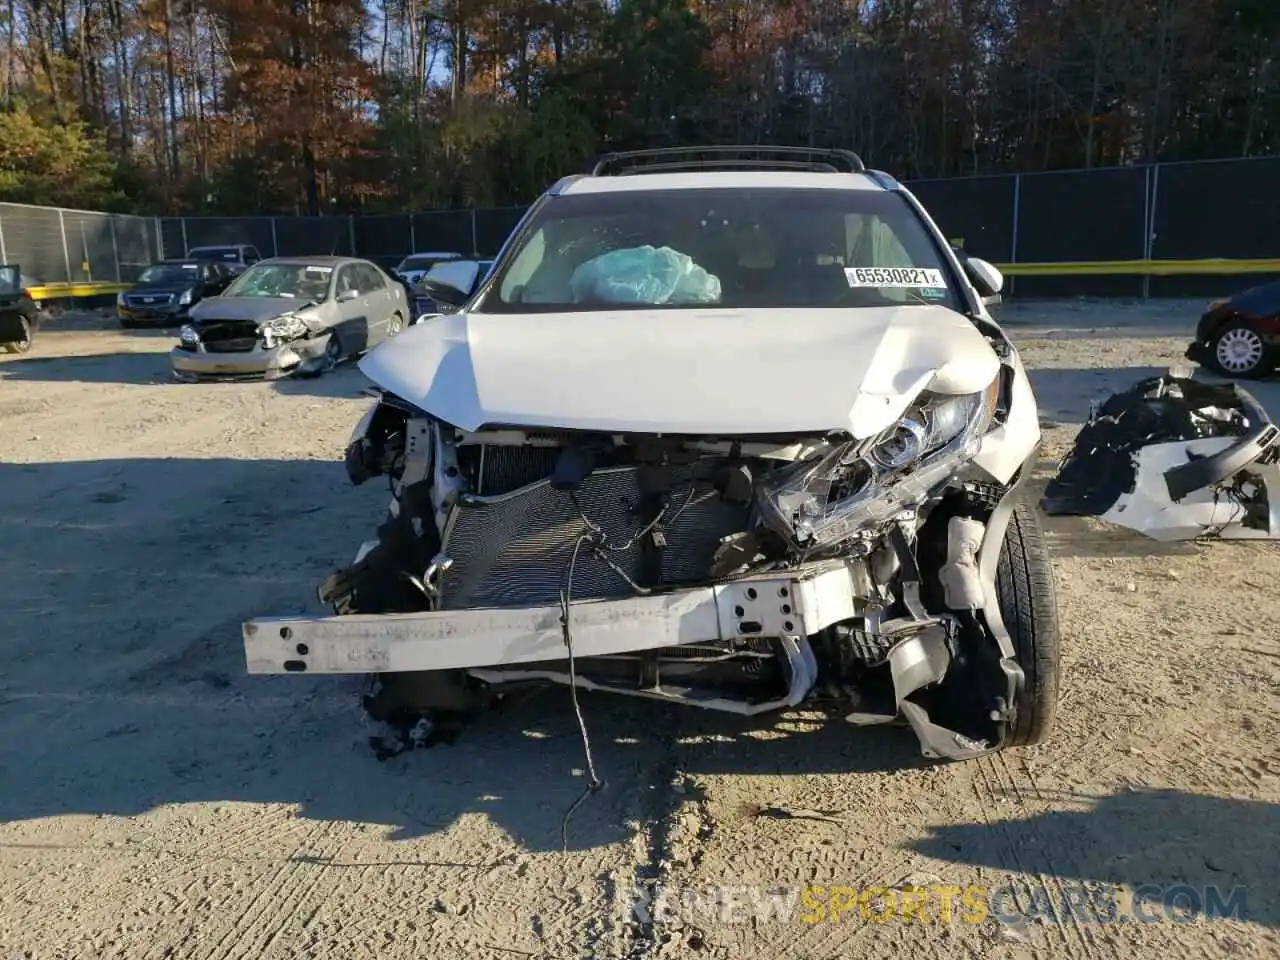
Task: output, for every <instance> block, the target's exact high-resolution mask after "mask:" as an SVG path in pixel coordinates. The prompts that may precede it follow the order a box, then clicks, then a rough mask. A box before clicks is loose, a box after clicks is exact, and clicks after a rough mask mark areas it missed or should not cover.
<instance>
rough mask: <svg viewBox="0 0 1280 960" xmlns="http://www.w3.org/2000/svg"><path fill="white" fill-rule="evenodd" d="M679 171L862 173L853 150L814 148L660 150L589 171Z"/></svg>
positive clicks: (604, 160) (616, 158)
mask: <svg viewBox="0 0 1280 960" xmlns="http://www.w3.org/2000/svg"><path fill="white" fill-rule="evenodd" d="M681 170H808V171H811V172H822V173H865V172H866V170H867V168H866V165H865V164H864V163H863V162H862V158H861V157H859V156H858V155H857V154H856V153H854V152H853V151H852V150H824V149H820V148H817V147H760V146H719V147H661V148H657V149H653V150H627V151H624V152H621V153H606V154H605V155H604V156H603V157H601V158H600V159H599V160H598V161H597V162H596V165H595V166H594V167H593V168H592V170H591V175H592V176H593V177H609V176H613V177H620V176H628V175H631V174H637V173H672V172H675V171H681Z"/></svg>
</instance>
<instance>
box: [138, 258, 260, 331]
mask: <svg viewBox="0 0 1280 960" xmlns="http://www.w3.org/2000/svg"><path fill="white" fill-rule="evenodd" d="M234 276H235V275H234V274H233V273H232V272H231V271H230V270H228V269H227V265H226V264H223V263H221V262H219V261H215V260H161V261H160V262H159V263H153V264H152V265H151V266H149V267H147V269H145V270H143V271H142V273H141V274H140V275H139V276H138V282H137V283H135V284H134V285H133V287H132V288H131V289H130V290H128V291H126V292H125V293H122V294H120V295H119V296H118V297H116V316H118V317H119V318H120V326H122V327H125V328H126V329H127V328H129V327H141V326H158V327H169V326H176V325H177V324H180V323H186V321H187V318H188V317H189V316H190V314H191V308H192V307H194V306H195V305H196V304H197V303H199V302H200V301H201V300H203V299H204V298H206V297H216V296H217V295H218V294H220V293H221V292H222V291H223V290H225V289H226V287H227V284H229V283H230V282H231V281H232V279H233V278H234Z"/></svg>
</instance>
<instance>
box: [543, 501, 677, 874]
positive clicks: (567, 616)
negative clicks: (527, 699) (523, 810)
mask: <svg viewBox="0 0 1280 960" xmlns="http://www.w3.org/2000/svg"><path fill="white" fill-rule="evenodd" d="M696 491H697V484H696V483H692V482H691V483H690V485H689V495H688V496H687V497H686V498H685V501H684V503H683V504H681V506H680V509H679V510H677V511H676V513H675V515H674V516H673V517H672V518H671V519H672V520H673V521H674V520H675V519H676V518H678V517H679V516H680V514H682V513H684V511H685V510H686V509H687V508H688V506H689V505H690V504H691V503H692V502H693V497H694V494H695V493H696ZM569 499H570V500H571V501H572V502H573V506H574V508H575V509H576V510H577V511H578V517H579V518H580V519H581V520H582V525H583V526H584V527H586V528H587V532H586V533H583V534H581V535H580V536H579V537H578V539H577V542H575V543H574V545H573V555H572V556H571V557H570V558H569V569H568V571H567V573H566V576H565V585H564V588H563V589H562V590H561V591H560V630H561V634H562V635H563V637H564V645H565V646H566V647H567V648H568V650H569V699H570V701H571V702H572V703H573V713H574V716H575V717H576V718H577V720H578V730H579V732H580V733H581V734H582V752H583V754H584V756H585V757H586V761H587V777H588V782H587V787H586V789H585V790H583V791H582V793H580V794H579V795H578V798H577V799H576V800H574V801H573V803H571V804H570V805H569V809H568V810H566V811H565V812H564V817H563V818H562V819H561V821H560V841H561V844H562V846H563V849H564V852H565V853H568V852H569V818H570V817H572V816H573V814H574V811H576V810H577V809H578V807H580V806H581V805H582V802H583V801H584V800H586V799H587V797H589V796H590V795H591V794H593V793H599V792H600V791H601V790H603V789H604V788H605V782H604V781H603V780H601V779H600V777H599V776H597V775H596V764H595V760H594V758H593V757H592V756H591V736H590V734H588V732H587V721H586V719H585V718H584V717H583V715H582V707H581V705H580V704H579V703H578V675H577V666H576V659H575V657H574V653H573V624H572V614H571V608H572V606H573V573H574V570H575V569H576V567H577V565H578V556H579V554H580V553H581V552H582V548H583V547H584V546H587V545H590V547H591V550H592V552H594V553H595V555H596V556H597V557H599V558H600V559H601V560H603V561H604V562H605V563H606V564H608V565H609V566H610V567H612V568H613V569H614V571H615V572H617V573H618V574H619V575H620V576H621V577H622V578H623V579H624V580H625V581H626V582H627V583H628V584H629V585H630V586H631V587H632V589H634V590H635V591H636V592H637V593H649V592H650V591H648V590H646V589H645V588H643V587H641V586H640V585H639V584H637V583H635V582H634V581H633V580H632V579H631V578H630V577H628V576H627V575H626V574H625V573H624V572H623V571H622V570H621V569H619V568H618V566H617V565H616V564H614V563H613V562H612V561H610V560H609V558H608V557H606V556H605V555H604V551H606V550H609V551H613V552H615V553H622V552H625V551H627V550H630V549H631V548H632V547H634V546H635V545H636V543H637V542H639V540H640V538H641V537H644V536H646V535H647V534H648V533H649V532H650V531H651V530H653V529H654V528H655V527H657V525H658V524H659V523H661V522H662V518H663V517H664V516H665V515H666V513H667V509H668V507H669V506H670V504H666V505H664V506H663V508H662V509H661V510H659V511H658V515H657V516H656V517H654V518H653V519H652V520H650V521H649V522H648V523H647V524H645V525H644V527H643V528H641V529H640V530H639V531H637V532H636V533H635V535H634V536H632V537H631V539H629V540H628V541H627V542H626V543H624V544H622V545H620V546H612V545H610V543H609V538H608V536H607V535H606V534H605V532H604V531H603V530H602V529H601V528H600V526H599V525H598V524H596V523H593V522H592V521H591V518H590V517H588V516H587V514H586V511H585V510H583V509H582V504H581V503H579V502H578V497H577V495H576V493H574V492H573V491H570V492H569Z"/></svg>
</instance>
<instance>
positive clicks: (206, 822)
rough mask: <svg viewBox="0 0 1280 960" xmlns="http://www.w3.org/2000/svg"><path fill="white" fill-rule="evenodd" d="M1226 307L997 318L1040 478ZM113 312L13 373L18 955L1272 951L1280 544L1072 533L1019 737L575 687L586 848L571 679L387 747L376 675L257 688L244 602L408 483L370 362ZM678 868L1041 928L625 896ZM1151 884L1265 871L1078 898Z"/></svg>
mask: <svg viewBox="0 0 1280 960" xmlns="http://www.w3.org/2000/svg"><path fill="white" fill-rule="evenodd" d="M1199 306H1200V305H1199V304H1181V303H1170V302H1163V303H1151V304H1116V303H1106V302H1094V303H1086V302H1071V303H1053V304H1024V305H1010V306H1008V307H1006V311H1005V315H1004V320H1005V322H1006V323H1007V324H1008V326H1009V328H1010V329H1011V330H1012V331H1013V333H1014V335H1015V337H1016V339H1017V340H1018V341H1019V343H1020V346H1021V349H1022V351H1023V356H1024V358H1025V359H1026V361H1027V363H1028V365H1029V366H1030V367H1031V368H1032V370H1033V376H1034V379H1035V384H1036V387H1037V389H1038V392H1039V396H1040V400H1041V405H1042V416H1043V418H1044V419H1045V421H1046V423H1048V424H1050V426H1049V427H1048V429H1047V431H1046V445H1045V452H1044V457H1045V459H1044V461H1043V462H1042V465H1041V466H1042V473H1043V472H1045V471H1047V470H1049V469H1051V468H1052V462H1053V461H1054V460H1056V458H1057V457H1058V456H1059V455H1060V454H1061V453H1062V452H1064V450H1065V449H1066V447H1067V446H1068V445H1069V443H1070V441H1071V439H1072V438H1073V436H1074V433H1075V430H1076V429H1077V428H1078V425H1079V423H1080V422H1081V420H1082V419H1083V417H1084V416H1085V414H1086V412H1087V410H1088V404H1089V401H1090V400H1091V399H1095V398H1101V397H1104V396H1106V395H1107V394H1108V393H1109V392H1111V391H1112V390H1114V389H1116V388H1119V387H1123V386H1125V385H1128V384H1129V383H1131V382H1132V381H1134V380H1135V379H1137V378H1138V377H1139V376H1142V375H1144V374H1146V373H1148V372H1154V371H1156V370H1159V369H1162V368H1164V367H1167V366H1168V365H1169V364H1170V363H1172V362H1175V361H1178V360H1179V359H1180V356H1181V351H1182V348H1183V346H1184V345H1185V338H1186V336H1187V333H1188V331H1189V330H1190V329H1191V326H1192V324H1193V322H1194V318H1195V317H1196V315H1197V311H1198V308H1199ZM94 326H95V324H94V323H92V322H88V321H84V322H80V323H78V324H73V323H61V324H56V325H51V326H50V327H49V328H48V329H47V330H45V331H44V332H43V333H42V335H41V336H40V337H39V339H38V341H37V344H36V347H35V350H34V352H33V354H32V355H31V356H29V357H26V358H9V359H6V360H3V361H0V424H3V426H4V429H3V430H2V431H0V491H3V495H2V496H0V528H2V529H3V536H4V549H3V551H0V611H3V613H2V614H0V622H2V623H3V624H4V628H3V629H2V630H0V639H2V640H3V645H2V647H0V958H5V960H7V958H9V957H11V956H14V957H30V958H38V960H46V958H70V957H92V958H100V957H101V958H107V957H120V958H129V960H149V958H157V960H158V958H178V957H200V958H219V960H222V958H240V957H243V958H259V957H279V958H283V957H291V958H292V957H325V958H335V960H336V958H343V960H346V958H355V957H365V956H375V955H376V956H380V957H406V958H407V957H418V956H440V957H464V956H465V957H478V958H495V960H501V958H512V957H540V958H561V957H577V956H598V957H628V958H640V957H667V956H690V957H725V958H728V957H742V956H759V957H762V958H763V957H770V958H772V957H778V958H784V957H785V958H815V960H818V958H828V957H832V958H834V957H854V956H887V955H890V954H891V953H896V952H898V951H902V952H903V953H904V954H911V955H914V956H917V957H939V958H943V957H945V958H952V957H957V958H958V957H974V956H982V957H994V958H1005V957H1007V958H1021V957H1030V956H1034V955H1044V954H1048V953H1052V954H1054V955H1060V956H1064V957H1084V956H1095V955H1096V956H1119V957H1149V956H1157V955H1159V956H1164V957H1171V958H1172V957H1177V958H1184V957H1185V958H1192V957H1197V958H1198V957H1203V956H1232V957H1259V958H1262V957H1275V956H1278V955H1280V893H1278V892H1277V890H1278V889H1280V886H1278V881H1280V866H1278V865H1280V754H1278V753H1277V744H1278V743H1280V738H1278V737H1277V732H1278V731H1277V727H1278V723H1277V710H1276V707H1277V699H1276V694H1277V681H1278V680H1280V644H1278V642H1277V632H1276V629H1275V626H1274V625H1275V623H1276V622H1277V619H1280V594H1277V592H1276V589H1275V584H1276V583H1277V582H1278V581H1280V551H1278V550H1277V547H1276V545H1274V544H1234V545H1233V544H1199V545H1185V544H1184V545H1176V546H1170V547H1161V546H1159V545H1156V544H1154V543H1152V542H1150V541H1144V540H1141V539H1140V538H1137V537H1134V536H1129V535H1126V534H1123V533H1118V532H1116V531H1113V530H1104V529H1103V528H1102V527H1101V526H1100V525H1099V524H1096V523H1094V522H1092V521H1083V520H1070V521H1054V522H1052V523H1051V524H1050V525H1049V529H1050V537H1051V542H1052V546H1053V551H1054V560H1055V567H1056V572H1057V577H1058V582H1059V602H1060V605H1061V612H1062V617H1063V621H1064V629H1065V645H1066V646H1065V649H1066V663H1065V671H1066V672H1065V677H1064V689H1063V698H1064V702H1063V707H1062V711H1061V714H1060V721H1059V726H1058V729H1057V734H1056V736H1055V737H1054V739H1053V740H1052V741H1051V742H1050V743H1048V744H1046V745H1044V746H1042V747H1038V748H1035V749H1030V750H1023V751H1013V752H1009V753H1008V754H1006V755H1001V756H998V757H996V758H992V759H983V760H979V761H976V762H972V763H965V764H951V765H944V766H926V765H923V764H922V763H921V762H920V761H919V759H918V756H917V753H918V751H917V747H916V743H915V740H914V738H913V737H912V736H911V734H910V733H909V732H908V731H906V730H898V729H895V730H878V731H877V730H870V731H867V730H857V729H853V728H850V727H847V726H846V725H844V724H842V723H827V724H821V723H818V722H817V720H816V718H815V717H813V716H811V715H808V714H805V713H797V714H794V715H790V716H787V717H785V718H783V719H782V720H781V721H780V722H778V723H763V722H760V721H744V720H739V719H735V718H731V717H718V716H708V715H704V714H702V713H701V712H698V711H679V710H675V709H669V708H664V707H662V706H660V705H651V704H645V703H638V702H634V701H630V700H627V699H623V698H606V697H600V696H589V695H587V696H584V697H583V698H582V702H583V708H584V711H585V713H586V717H587V722H588V725H589V727H590V730H591V733H592V740H593V745H594V752H595V757H596V762H597V764H598V766H599V768H600V771H601V774H602V776H603V777H604V778H605V779H607V781H608V788H607V789H606V790H605V791H604V792H603V793H601V794H598V795H596V796H594V797H592V798H590V799H589V800H588V801H587V802H585V803H584V804H583V806H582V807H580V808H579V810H578V812H577V813H576V814H575V815H574V818H573V820H572V822H571V824H570V827H569V833H568V843H569V848H568V851H567V852H564V851H562V849H561V832H560V831H561V819H562V814H563V812H564V810H565V809H566V807H567V806H568V805H569V804H570V803H571V802H572V801H573V800H574V798H575V797H576V796H577V795H578V793H579V792H580V790H581V788H582V786H583V783H584V781H583V779H582V771H581V769H580V768H581V766H582V750H581V744H580V741H579V737H578V733H577V729H576V724H575V721H574V718H573V715H572V713H571V711H570V708H569V700H568V696H567V693H566V692H565V691H563V690H552V691H548V692H546V693H540V694H537V695H535V696H533V697H532V698H530V699H526V700H523V701H522V702H519V703H515V704H512V705H510V706H508V707H507V708H505V709H504V710H502V711H498V712H495V713H494V714H492V715H491V716H487V717H485V718H484V719H483V720H481V721H479V722H477V723H476V724H474V725H473V726H471V727H469V728H467V729H466V730H465V731H464V733H463V735H462V738H461V739H460V740H458V742H456V743H454V744H452V745H441V746H438V747H436V748H435V749H432V750H425V751H417V752H415V753H413V754H409V755H404V756H401V757H397V758H394V759H392V760H390V761H387V762H385V763H379V762H378V761H377V760H375V758H374V757H373V755H372V752H371V750H370V749H369V746H368V744H367V738H368V736H369V735H370V734H371V733H372V732H374V731H372V730H371V729H370V728H369V727H368V726H367V724H366V721H365V720H364V718H363V717H362V715H361V712H360V710H359V705H358V695H359V693H360V690H361V685H360V683H359V681H358V680H357V679H355V678H351V679H348V678H337V679H317V678H301V677H284V678H251V677H248V676H245V675H244V665H243V659H242V649H241V646H240V641H239V634H238V625H239V623H240V622H241V621H242V620H244V619H246V618H249V617H252V616H255V615H263V614H289V613H294V612H303V611H307V610H313V611H318V609H319V608H318V604H317V603H316V601H315V600H314V587H315V584H316V583H317V582H318V581H319V580H320V579H321V578H322V577H323V576H324V575H325V574H327V573H328V572H329V571H330V570H331V569H332V568H333V567H335V566H338V565H342V564H344V563H346V562H347V561H348V560H349V558H350V557H351V555H352V552H353V551H354V549H355V548H356V546H357V545H358V544H359V542H360V541H361V540H363V539H364V538H365V537H366V536H368V535H369V534H370V533H371V531H372V529H373V527H374V526H375V525H376V523H377V522H378V521H379V519H380V518H381V515H382V512H383V510H384V508H385V501H386V490H385V487H382V486H380V485H379V484H376V483H374V484H369V485H367V486H366V487H361V488H358V489H352V488H350V486H349V485H348V483H347V481H346V477H345V474H344V472H343V469H342V466H341V464H340V462H339V458H340V456H341V450H342V446H343V444H344V442H345V440H346V438H347V435H348V432H349V430H350V428H351V427H352V425H353V424H354V423H355V421H356V420H357V419H358V417H359V416H360V414H361V413H362V412H363V410H364V408H365V405H366V403H367V401H366V399H364V398H362V397H361V396H360V390H361V388H362V385H363V378H362V377H361V375H360V374H359V372H358V371H357V370H355V369H353V368H345V369H341V370H339V371H338V372H336V373H335V374H333V375H331V376H329V377H327V378H324V379H321V380H317V381H299V382H288V381H286V382H280V383H277V384H221V385H199V386H195V385H190V386H189V385H178V384H172V383H169V382H167V362H166V358H165V355H164V354H165V351H166V350H167V349H168V347H169V345H170V344H171V343H172V339H171V335H165V334H152V333H143V332H135V333H128V334H126V333H121V332H119V331H114V330H107V329H92V327H94ZM96 326H98V327H102V326H103V324H102V322H101V321H99V322H98V323H97V324H96ZM1256 392H1257V393H1258V394H1259V396H1260V397H1262V398H1264V400H1265V402H1268V403H1269V404H1270V406H1271V408H1272V409H1273V410H1274V411H1275V412H1276V413H1278V414H1280V389H1277V386H1276V385H1263V386H1262V387H1260V388H1259V389H1258V390H1257V391H1256ZM654 880H656V881H658V882H659V883H661V884H665V885H667V886H668V887H669V888H675V887H680V888H690V889H692V888H700V887H702V886H705V885H708V884H716V885H730V886H735V885H737V886H741V885H753V884H758V885H761V887H762V888H763V887H764V886H772V885H776V884H801V883H803V884H819V885H823V886H824V888H825V890H826V892H827V893H829V894H830V895H831V897H832V898H833V899H835V898H837V897H838V896H845V897H846V901H847V896H848V891H845V892H844V893H840V892H838V891H834V890H832V889H831V888H833V887H849V888H860V887H866V886H867V885H880V886H884V887H888V888H896V889H898V890H899V891H901V889H902V888H903V887H912V886H914V887H917V888H918V887H921V886H923V887H926V888H931V887H933V886H935V885H939V884H942V885H951V886H955V887H961V888H963V887H966V886H968V885H974V884H977V885H982V886H984V887H986V888H987V889H988V890H994V889H996V888H1000V887H1003V886H1006V885H1007V886H1012V887H1013V888H1014V889H1016V890H1017V891H1018V895H1019V900H1018V902H1019V903H1020V904H1021V907H1022V909H1023V910H1024V911H1026V912H1029V913H1035V912H1036V911H1037V910H1039V911H1040V912H1041V914H1042V916H1040V918H1039V919H1038V920H1035V921H1028V922H1025V923H1023V922H1020V923H1004V922H998V921H997V919H995V918H994V917H988V918H987V919H985V920H981V918H980V917H979V916H978V915H977V914H976V913H974V912H972V911H970V912H969V913H968V914H967V915H966V914H964V913H963V911H960V909H959V907H957V908H956V910H957V912H956V913H955V914H954V915H953V919H952V922H950V923H948V922H946V921H945V920H944V919H943V918H942V916H941V913H942V911H941V908H940V906H939V903H940V901H938V900H936V899H935V900H932V901H930V905H929V907H928V909H927V911H926V916H925V920H924V922H921V921H920V919H919V916H918V915H917V917H916V918H915V919H903V918H902V917H895V918H893V919H891V920H889V921H888V922H869V921H868V920H867V919H866V918H865V917H864V916H863V915H862V912H861V911H860V910H859V909H857V908H855V909H852V910H849V911H847V912H845V913H843V914H841V915H840V916H839V922H831V919H830V917H829V915H828V916H827V917H826V919H824V920H823V921H822V922H817V923H812V922H805V921H804V920H803V919H802V918H800V917H799V915H798V914H797V915H795V916H793V917H792V918H791V919H790V920H787V921H779V920H777V919H776V918H774V919H769V918H767V917H759V916H757V917H755V918H754V919H751V920H750V921H749V922H748V921H743V920H742V914H741V911H735V912H728V911H726V912H724V913H722V914H720V915H711V914H710V913H697V914H695V913H692V912H685V913H681V914H679V915H677V916H665V917H664V916H659V917H658V918H657V920H656V922H652V923H650V922H644V920H643V916H638V915H637V914H634V913H628V912H627V911H626V910H625V907H624V906H623V904H624V903H625V900H626V896H625V895H626V894H627V893H628V892H629V891H631V890H633V889H634V887H635V884H636V883H637V882H645V881H654ZM1144 884H1154V885H1160V886H1162V887H1163V888H1164V889H1167V888H1168V887H1169V886H1170V885H1174V884H1186V885H1188V886H1190V887H1192V888H1194V889H1195V890H1197V891H1203V890H1204V888H1205V887H1206V886H1209V885H1215V886H1216V887H1218V888H1221V889H1222V890H1224V891H1226V890H1229V889H1230V888H1233V887H1236V886H1244V887H1246V888H1247V891H1246V898H1247V900H1246V903H1247V907H1246V910H1247V914H1246V918H1245V919H1244V920H1238V919H1227V920H1222V919H1210V918H1208V917H1206V916H1204V915H1196V914H1195V912H1194V911H1192V914H1191V915H1189V916H1185V917H1182V919H1184V920H1185V921H1186V922H1172V921H1170V920H1164V921H1163V922H1157V923H1132V922H1131V923H1109V924H1104V923H1096V922H1091V917H1090V916H1088V915H1086V916H1084V917H1083V918H1082V917H1081V911H1079V910H1076V911H1072V910H1070V901H1071V898H1072V897H1076V896H1078V895H1079V894H1080V891H1082V890H1086V889H1087V890H1091V891H1094V893H1095V894H1096V893H1097V892H1098V891H1106V890H1110V889H1114V888H1122V889H1124V890H1132V889H1133V888H1136V887H1140V886H1142V885H1144ZM743 895H744V896H746V895H747V894H746V892H745V891H744V892H743ZM908 895H909V891H908ZM890 896H895V895H894V894H890ZM897 896H898V897H899V899H898V900H895V901H893V902H901V896H902V894H901V893H899V894H897ZM956 902H957V904H959V902H960V901H959V898H957V901H956ZM1126 902H1127V901H1126V900H1125V899H1124V898H1123V897H1122V899H1121V903H1122V907H1123V905H1124V904H1125V903H1126ZM1182 902H1183V903H1186V902H1187V901H1186V898H1185V897H1184V898H1183V900H1182ZM880 904H881V901H878V900H877V901H871V902H870V904H869V906H870V907H871V908H875V909H878V908H879V906H880ZM1046 907H1052V908H1053V909H1052V910H1048V909H1045V908H1046ZM1122 912H1123V911H1122ZM1050 914H1052V915H1050ZM877 915H878V914H877ZM1154 915H1155V916H1157V917H1160V916H1163V915H1162V914H1161V912H1160V911H1159V910H1158V909H1156V910H1155V913H1154ZM811 919H812V917H811ZM1093 919H1097V918H1096V917H1094V918H1093ZM979 920H980V921H981V922H975V921H979Z"/></svg>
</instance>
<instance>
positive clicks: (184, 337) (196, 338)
mask: <svg viewBox="0 0 1280 960" xmlns="http://www.w3.org/2000/svg"><path fill="white" fill-rule="evenodd" d="M178 339H179V340H181V341H182V342H183V343H186V344H190V345H192V346H195V345H196V344H197V343H199V342H200V334H198V333H196V328H195V327H193V326H191V325H190V324H184V325H183V327H182V329H181V330H179V331H178Z"/></svg>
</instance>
